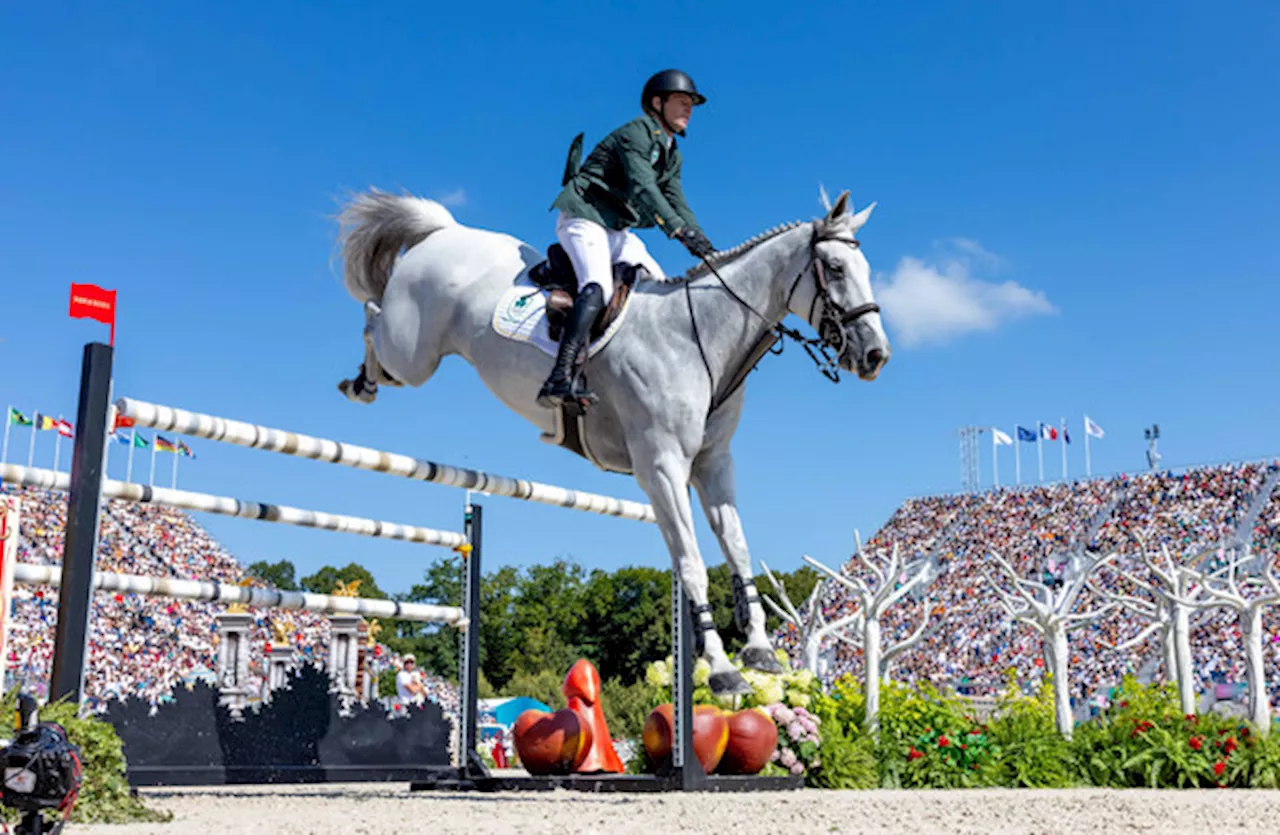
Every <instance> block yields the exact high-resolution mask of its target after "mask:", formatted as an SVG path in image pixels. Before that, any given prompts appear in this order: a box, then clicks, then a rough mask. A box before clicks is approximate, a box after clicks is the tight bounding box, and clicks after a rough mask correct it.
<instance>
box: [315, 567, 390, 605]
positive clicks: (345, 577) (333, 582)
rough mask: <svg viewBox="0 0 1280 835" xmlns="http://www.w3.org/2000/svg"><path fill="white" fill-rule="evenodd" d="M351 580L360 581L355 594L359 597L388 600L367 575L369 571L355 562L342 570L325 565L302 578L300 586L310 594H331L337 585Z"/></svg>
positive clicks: (371, 577) (385, 594) (375, 582)
mask: <svg viewBox="0 0 1280 835" xmlns="http://www.w3.org/2000/svg"><path fill="white" fill-rule="evenodd" d="M352 580H359V581H360V588H359V589H357V594H358V595H359V596H360V597H374V598H378V599H380V600H387V599H388V595H387V593H386V592H384V591H383V590H382V589H380V588H378V583H377V581H376V580H374V579H373V575H372V574H370V573H369V569H367V568H365V567H364V566H363V565H360V564H359V563H355V562H351V563H347V565H346V566H345V567H343V568H334V567H333V566H331V565H326V566H325V567H324V568H322V569H320V570H319V571H317V572H316V573H315V574H312V575H309V576H307V577H303V578H302V580H301V585H302V590H303V591H308V592H311V593H312V594H333V590H334V589H335V588H337V586H338V583H350V582H351V581H352Z"/></svg>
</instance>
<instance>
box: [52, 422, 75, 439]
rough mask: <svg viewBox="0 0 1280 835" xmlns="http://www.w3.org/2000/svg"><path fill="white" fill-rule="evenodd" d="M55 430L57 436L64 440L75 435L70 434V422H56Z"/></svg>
mask: <svg viewBox="0 0 1280 835" xmlns="http://www.w3.org/2000/svg"><path fill="white" fill-rule="evenodd" d="M56 428H57V430H58V434H59V435H61V436H62V437H64V438H72V437H75V433H74V432H72V430H71V422H70V421H66V420H59V421H58V425H57V427H56Z"/></svg>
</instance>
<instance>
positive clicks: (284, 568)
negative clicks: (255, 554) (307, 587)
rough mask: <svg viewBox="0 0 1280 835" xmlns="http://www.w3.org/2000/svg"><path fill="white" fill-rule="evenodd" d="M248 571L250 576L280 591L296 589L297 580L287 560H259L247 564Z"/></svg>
mask: <svg viewBox="0 0 1280 835" xmlns="http://www.w3.org/2000/svg"><path fill="white" fill-rule="evenodd" d="M248 572H249V575H250V576H252V577H256V578H258V579H259V580H261V581H262V582H264V583H266V584H267V585H269V586H271V587H272V588H276V589H280V590H281V591H297V590H298V581H297V580H296V579H294V577H295V573H294V572H295V569H294V567H293V563H291V562H289V561H288V560H280V561H279V562H274V563H270V562H267V561H266V560H259V561H258V562H255V563H252V564H251V565H250V566H249V568H248Z"/></svg>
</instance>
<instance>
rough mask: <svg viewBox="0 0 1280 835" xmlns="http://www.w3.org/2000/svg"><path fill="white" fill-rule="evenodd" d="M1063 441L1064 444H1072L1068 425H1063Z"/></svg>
mask: <svg viewBox="0 0 1280 835" xmlns="http://www.w3.org/2000/svg"><path fill="white" fill-rule="evenodd" d="M1062 441H1063V443H1068V444H1069V443H1071V433H1070V432H1068V431H1067V425H1066V424H1065V423H1064V424H1062Z"/></svg>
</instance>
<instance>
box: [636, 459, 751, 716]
mask: <svg viewBox="0 0 1280 835" xmlns="http://www.w3.org/2000/svg"><path fill="white" fill-rule="evenodd" d="M632 461H634V462H636V463H635V474H636V480H637V481H638V482H639V484H640V488H641V489H642V490H644V491H645V493H646V494H648V496H649V501H650V502H651V503H652V505H653V512H654V515H655V516H656V517H657V521H658V527H659V528H660V529H661V530H662V538H663V539H664V540H665V541H666V543H667V550H669V551H670V552H671V563H672V569H673V571H675V573H676V576H677V577H679V578H680V583H681V584H682V585H683V586H684V591H685V595H686V596H687V597H688V598H689V601H690V602H691V603H692V604H693V611H694V614H695V621H694V624H693V628H694V630H695V631H698V632H701V635H702V641H703V657H704V658H705V659H707V662H708V663H709V664H710V665H711V678H710V681H709V684H710V687H711V692H712V693H714V694H716V695H717V696H719V695H724V694H745V693H750V692H751V685H749V684H747V681H746V679H744V678H743V677H742V674H741V673H739V672H738V669H737V668H736V667H734V666H733V662H732V661H730V660H729V656H728V655H726V654H725V651H724V643H723V642H722V641H721V640H720V635H719V633H717V632H716V627H715V620H714V619H713V618H712V617H711V606H710V604H709V603H708V600H707V567H706V565H705V564H704V563H703V561H702V555H701V553H699V551H698V543H697V539H696V538H695V536H694V529H693V509H692V507H691V505H690V504H689V462H688V460H687V459H686V458H684V457H683V456H682V455H679V454H677V453H666V454H663V453H658V454H656V455H654V454H639V455H637V454H636V451H635V450H633V451H632Z"/></svg>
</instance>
